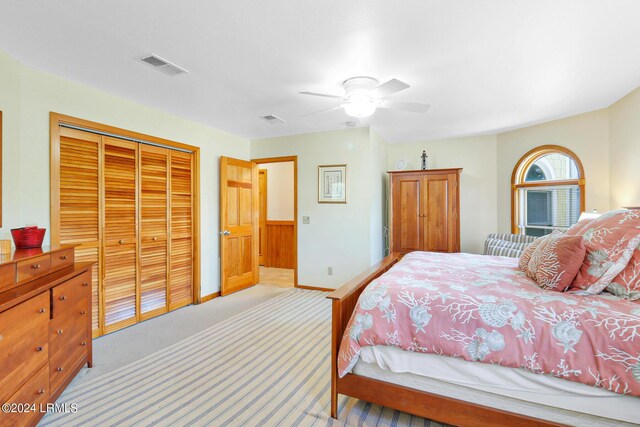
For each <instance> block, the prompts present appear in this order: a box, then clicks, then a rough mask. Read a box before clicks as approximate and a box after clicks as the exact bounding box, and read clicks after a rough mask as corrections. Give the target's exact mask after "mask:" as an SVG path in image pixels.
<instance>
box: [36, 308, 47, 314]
mask: <svg viewBox="0 0 640 427" xmlns="http://www.w3.org/2000/svg"><path fill="white" fill-rule="evenodd" d="M38 311H39V312H40V313H45V312H46V311H47V309H46V308H44V307H42V308H41V309H40V310H38Z"/></svg>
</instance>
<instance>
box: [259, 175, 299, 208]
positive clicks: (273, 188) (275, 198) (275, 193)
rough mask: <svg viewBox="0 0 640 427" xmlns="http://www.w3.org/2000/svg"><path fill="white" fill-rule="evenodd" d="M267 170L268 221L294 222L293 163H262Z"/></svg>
mask: <svg viewBox="0 0 640 427" xmlns="http://www.w3.org/2000/svg"><path fill="white" fill-rule="evenodd" d="M260 169H266V170H267V220H270V221H293V162H282V163H262V164H260Z"/></svg>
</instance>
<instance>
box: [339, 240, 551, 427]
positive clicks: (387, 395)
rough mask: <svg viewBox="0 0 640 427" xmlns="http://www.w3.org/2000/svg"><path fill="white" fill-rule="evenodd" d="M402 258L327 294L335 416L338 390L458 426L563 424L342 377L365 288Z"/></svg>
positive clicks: (393, 256) (390, 258) (386, 260)
mask: <svg viewBox="0 0 640 427" xmlns="http://www.w3.org/2000/svg"><path fill="white" fill-rule="evenodd" d="M401 258H402V254H399V253H392V254H391V255H389V256H387V257H386V258H384V259H383V260H382V261H380V262H379V263H377V264H375V265H373V266H372V267H370V268H369V269H367V270H366V271H365V272H363V273H362V274H360V275H359V276H358V277H356V278H355V279H353V280H351V281H350V282H348V283H346V284H345V285H343V286H342V287H341V288H338V289H337V290H336V291H334V292H332V293H331V294H329V295H328V296H327V298H329V299H331V300H332V333H331V416H332V417H333V418H336V419H337V418H338V394H344V395H346V396H351V397H355V398H357V399H362V400H366V401H368V402H371V403H375V404H377V405H382V406H386V407H389V408H393V409H397V410H399V411H403V412H407V413H410V414H413V415H417V416H420V417H424V418H428V419H430V420H434V421H439V422H443V423H448V424H453V425H457V426H487V427H493V426H499V425H504V426H512V427H513V426H561V425H562V424H558V423H554V422H550V421H545V420H541V419H537V418H532V417H528V416H525V415H519V414H516V413H512V412H507V411H503V410H501V409H495V408H491V407H488V406H482V405H478V404H475V403H471V402H467V401H464V400H458V399H453V398H450V397H446V396H440V395H438V394H434V393H428V392H425V391H422V390H417V389H413V388H410V387H403V386H400V385H397V384H392V383H388V382H385V381H380V380H376V379H373V378H368V377H364V376H361V375H356V374H347V375H345V376H344V377H343V378H339V377H338V351H339V349H340V342H341V341H342V336H343V334H344V332H345V329H346V327H347V324H348V323H349V320H350V319H351V314H352V313H353V310H354V309H355V307H356V304H357V302H358V298H359V297H360V294H361V293H362V291H363V290H364V288H365V287H366V286H367V285H368V284H369V283H371V282H372V281H373V280H374V279H376V278H378V277H380V276H381V275H382V274H383V273H385V272H386V271H387V270H389V269H390V268H391V267H392V266H393V265H394V264H396V263H397V262H398V261H399V260H400V259H401Z"/></svg>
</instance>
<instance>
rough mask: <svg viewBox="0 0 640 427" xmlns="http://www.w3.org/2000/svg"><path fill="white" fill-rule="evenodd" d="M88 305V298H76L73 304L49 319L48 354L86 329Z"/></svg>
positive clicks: (63, 345)
mask: <svg viewBox="0 0 640 427" xmlns="http://www.w3.org/2000/svg"><path fill="white" fill-rule="evenodd" d="M88 307H89V299H88V298H78V299H77V300H76V303H75V305H73V306H70V307H68V308H67V309H66V310H65V311H64V312H63V313H56V314H55V315H54V317H53V319H51V320H50V321H49V354H51V355H53V354H55V353H57V352H58V351H60V350H61V349H63V348H64V347H65V346H66V345H67V343H68V342H69V341H70V340H71V339H72V338H73V337H74V336H75V335H77V334H79V333H81V332H82V331H85V332H86V331H87V324H88V322H89V320H88V317H89V309H88Z"/></svg>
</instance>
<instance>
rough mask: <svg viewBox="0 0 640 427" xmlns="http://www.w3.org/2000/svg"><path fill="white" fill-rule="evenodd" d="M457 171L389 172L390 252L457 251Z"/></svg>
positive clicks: (458, 179)
mask: <svg viewBox="0 0 640 427" xmlns="http://www.w3.org/2000/svg"><path fill="white" fill-rule="evenodd" d="M461 172H462V169H430V170H415V171H393V172H389V177H390V178H389V181H390V182H389V185H390V189H391V191H390V200H389V204H390V212H391V215H390V218H389V224H390V239H389V240H390V249H391V252H400V253H407V252H412V251H430V252H459V251H460V173H461Z"/></svg>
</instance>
